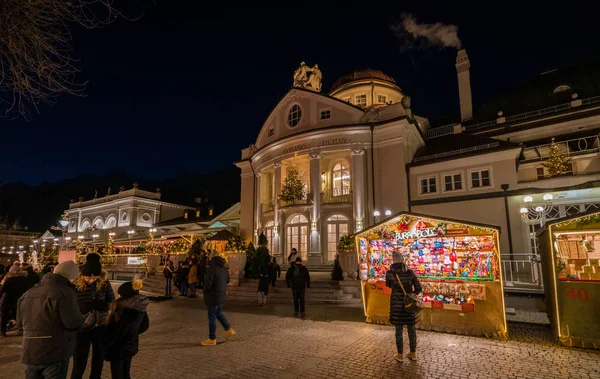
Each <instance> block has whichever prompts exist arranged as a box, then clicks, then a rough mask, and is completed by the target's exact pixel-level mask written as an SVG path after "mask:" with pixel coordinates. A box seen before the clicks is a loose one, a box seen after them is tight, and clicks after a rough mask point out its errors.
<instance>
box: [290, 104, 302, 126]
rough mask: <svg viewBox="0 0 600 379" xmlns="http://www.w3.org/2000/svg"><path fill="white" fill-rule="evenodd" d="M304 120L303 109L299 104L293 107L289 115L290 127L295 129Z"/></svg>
mask: <svg viewBox="0 0 600 379" xmlns="http://www.w3.org/2000/svg"><path fill="white" fill-rule="evenodd" d="M301 119H302V108H300V106H299V105H298V104H294V105H292V107H291V108H290V111H289V113H288V125H289V126H290V127H292V128H293V127H295V126H297V125H298V124H299V123H300V120H301Z"/></svg>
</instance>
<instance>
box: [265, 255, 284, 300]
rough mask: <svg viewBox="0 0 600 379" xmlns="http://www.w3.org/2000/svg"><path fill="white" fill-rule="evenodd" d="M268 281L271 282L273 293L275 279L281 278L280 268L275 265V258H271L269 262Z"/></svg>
mask: <svg viewBox="0 0 600 379" xmlns="http://www.w3.org/2000/svg"><path fill="white" fill-rule="evenodd" d="M268 271H269V279H270V280H271V286H272V287H273V292H275V282H276V281H277V278H281V267H280V266H279V263H277V258H275V257H271V261H270V262H269V267H268Z"/></svg>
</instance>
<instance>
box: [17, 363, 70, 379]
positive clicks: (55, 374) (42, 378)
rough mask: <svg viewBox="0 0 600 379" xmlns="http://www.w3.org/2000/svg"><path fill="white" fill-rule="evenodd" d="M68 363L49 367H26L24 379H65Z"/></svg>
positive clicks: (53, 364)
mask: <svg viewBox="0 0 600 379" xmlns="http://www.w3.org/2000/svg"><path fill="white" fill-rule="evenodd" d="M67 371H69V361H63V362H56V363H52V364H49V365H26V366H25V379H66V378H67Z"/></svg>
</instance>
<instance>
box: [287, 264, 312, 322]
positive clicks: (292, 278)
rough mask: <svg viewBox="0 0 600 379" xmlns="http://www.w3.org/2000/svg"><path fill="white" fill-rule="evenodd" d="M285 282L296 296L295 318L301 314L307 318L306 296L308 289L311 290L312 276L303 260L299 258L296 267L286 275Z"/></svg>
mask: <svg viewBox="0 0 600 379" xmlns="http://www.w3.org/2000/svg"><path fill="white" fill-rule="evenodd" d="M285 282H286V283H287V286H288V288H291V289H292V294H293V295H294V317H297V316H298V314H300V315H301V316H302V317H306V308H305V305H304V295H305V294H306V289H307V288H310V274H309V272H308V269H307V268H306V266H303V265H302V258H301V257H297V258H296V261H295V262H294V265H293V266H291V267H290V268H289V269H288V271H287V273H286V275H285Z"/></svg>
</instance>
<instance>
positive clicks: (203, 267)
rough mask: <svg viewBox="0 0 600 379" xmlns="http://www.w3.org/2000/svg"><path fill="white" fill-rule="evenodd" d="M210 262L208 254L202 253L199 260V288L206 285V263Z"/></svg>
mask: <svg viewBox="0 0 600 379" xmlns="http://www.w3.org/2000/svg"><path fill="white" fill-rule="evenodd" d="M207 262H208V255H206V253H202V257H201V258H200V261H198V288H200V289H202V288H203V287H204V275H206V265H207Z"/></svg>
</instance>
